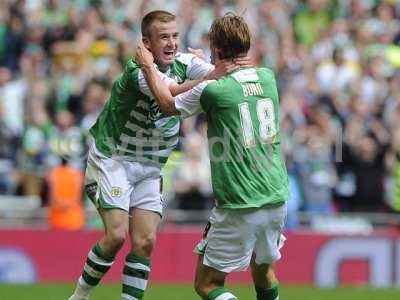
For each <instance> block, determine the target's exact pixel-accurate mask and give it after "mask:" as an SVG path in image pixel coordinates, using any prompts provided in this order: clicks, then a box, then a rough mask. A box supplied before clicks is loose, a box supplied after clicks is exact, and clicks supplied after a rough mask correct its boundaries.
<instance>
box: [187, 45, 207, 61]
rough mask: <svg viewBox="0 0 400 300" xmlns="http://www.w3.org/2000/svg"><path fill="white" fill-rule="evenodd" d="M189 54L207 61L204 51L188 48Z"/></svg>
mask: <svg viewBox="0 0 400 300" xmlns="http://www.w3.org/2000/svg"><path fill="white" fill-rule="evenodd" d="M188 51H189V53H192V54H194V55H196V56H197V57H198V58H200V59H202V60H204V61H206V56H205V54H204V51H203V50H202V49H193V48H190V47H189V48H188Z"/></svg>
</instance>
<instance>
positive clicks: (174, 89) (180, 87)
mask: <svg viewBox="0 0 400 300" xmlns="http://www.w3.org/2000/svg"><path fill="white" fill-rule="evenodd" d="M202 81H203V79H198V80H186V81H185V82H183V83H181V84H172V85H170V86H169V90H170V92H171V94H172V96H174V97H175V96H177V95H179V94H182V93H184V92H187V91H188V90H191V89H192V88H194V87H195V86H196V85H198V84H199V83H200V82H202Z"/></svg>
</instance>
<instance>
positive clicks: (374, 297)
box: [0, 283, 400, 300]
mask: <svg viewBox="0 0 400 300" xmlns="http://www.w3.org/2000/svg"><path fill="white" fill-rule="evenodd" d="M73 288H74V286H73V284H62V283H57V284H55V283H49V284H34V285H9V284H0V300H66V299H68V297H69V296H70V294H71V293H72V290H73ZM228 288H230V289H231V290H232V292H233V293H234V294H235V295H236V296H237V297H238V298H239V299H240V300H254V299H256V298H255V293H254V291H253V288H252V287H251V286H249V285H228ZM120 292H121V287H120V285H118V284H105V285H100V286H99V287H97V288H96V289H95V290H94V291H93V293H92V296H91V298H90V299H91V300H118V299H121V298H120V297H121V296H120ZM198 299H200V298H199V297H198V296H197V295H196V294H195V292H194V290H193V288H192V287H191V286H190V285H176V284H175V285H172V284H151V283H150V286H149V288H148V291H147V293H146V295H145V297H144V300H198ZM280 299H281V300H399V299H400V289H373V288H367V287H341V288H334V289H318V288H315V287H311V286H293V285H291V286H281V287H280Z"/></svg>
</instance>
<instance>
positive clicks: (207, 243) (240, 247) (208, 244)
mask: <svg viewBox="0 0 400 300" xmlns="http://www.w3.org/2000/svg"><path fill="white" fill-rule="evenodd" d="M210 223H211V227H210V230H209V231H208V233H207V236H206V237H205V238H204V239H203V241H202V242H203V246H204V251H203V253H204V260H203V264H204V265H206V266H209V267H211V268H214V269H216V270H219V271H221V272H224V273H230V272H238V271H243V270H246V269H247V267H248V266H249V264H250V259H251V256H252V253H253V248H254V244H255V240H256V238H255V229H256V228H255V226H254V225H253V224H251V223H247V222H246V221H245V220H243V218H242V216H241V214H240V213H238V212H235V211H233V210H218V209H214V210H213V213H212V215H211V217H210Z"/></svg>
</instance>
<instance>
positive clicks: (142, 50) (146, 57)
mask: <svg viewBox="0 0 400 300" xmlns="http://www.w3.org/2000/svg"><path fill="white" fill-rule="evenodd" d="M136 62H137V63H138V64H139V65H140V67H141V68H142V67H146V68H151V67H153V62H154V57H153V55H152V54H151V52H150V51H149V50H147V48H146V47H145V46H144V45H143V43H139V44H138V46H137V49H136Z"/></svg>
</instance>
